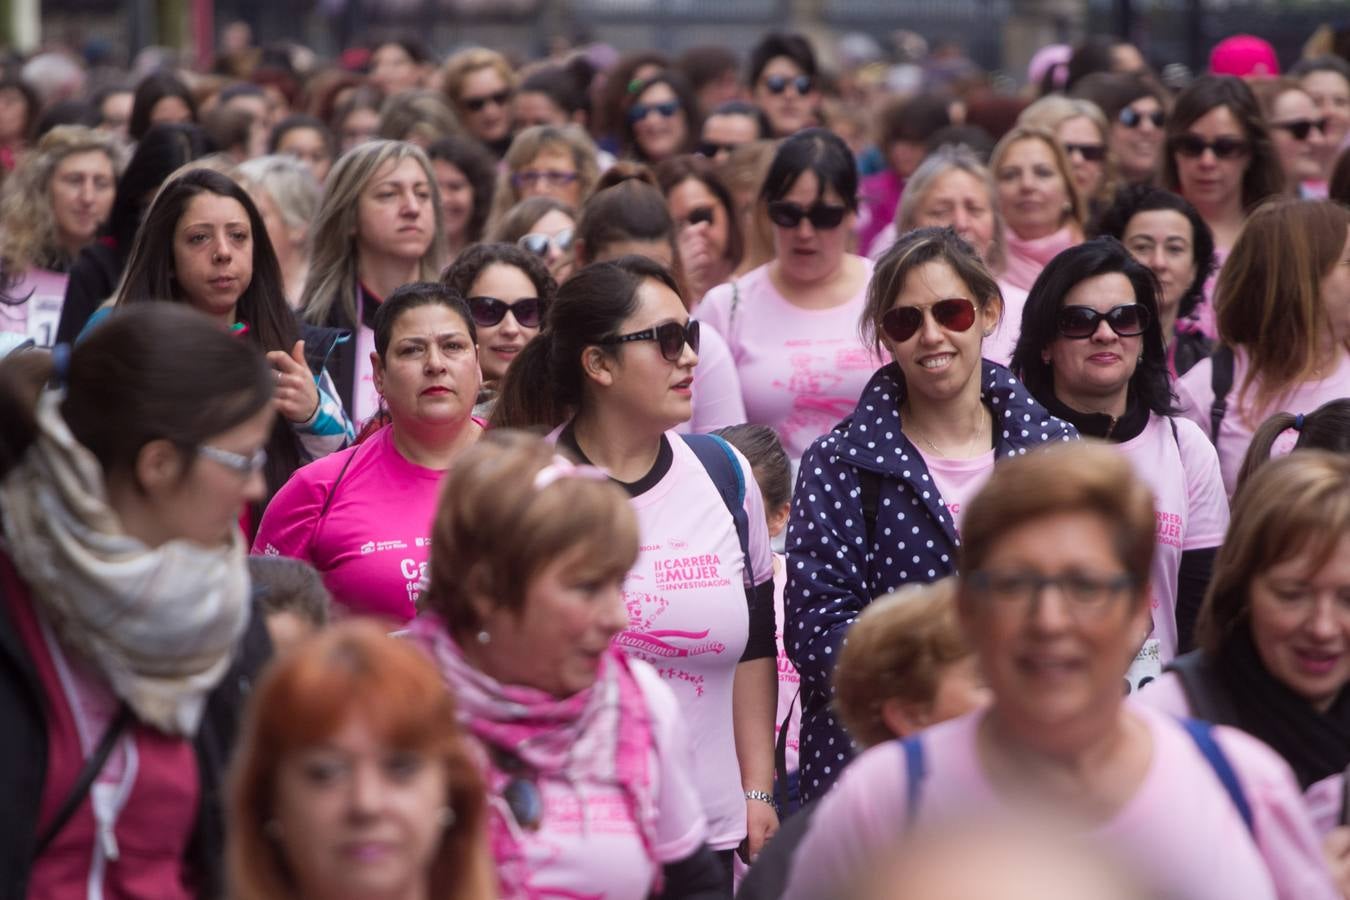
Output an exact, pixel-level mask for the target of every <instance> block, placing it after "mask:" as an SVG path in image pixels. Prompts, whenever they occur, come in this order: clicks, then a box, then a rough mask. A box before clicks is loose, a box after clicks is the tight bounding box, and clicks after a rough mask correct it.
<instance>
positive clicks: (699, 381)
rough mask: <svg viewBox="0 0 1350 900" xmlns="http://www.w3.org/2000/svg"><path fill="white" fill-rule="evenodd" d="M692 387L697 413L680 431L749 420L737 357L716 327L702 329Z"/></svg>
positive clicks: (713, 428) (704, 430)
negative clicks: (737, 371)
mask: <svg viewBox="0 0 1350 900" xmlns="http://www.w3.org/2000/svg"><path fill="white" fill-rule="evenodd" d="M700 324H702V323H700ZM692 388H693V393H694V398H693V403H694V415H693V416H692V417H691V418H690V419H689V421H688V422H684V423H682V424H681V425H679V426H678V427H677V428H676V429H675V430H676V431H678V432H680V433H681V434H687V433H690V432H692V433H694V434H707V433H708V432H710V431H716V430H717V429H719V428H726V427H727V426H728V425H739V424H741V423H742V422H744V421H745V401H744V400H742V399H741V378H740V375H738V374H737V373H736V361H735V360H733V359H732V358H731V350H730V349H729V348H728V347H727V342H726V340H724V339H723V337H722V335H720V334H718V333H717V329H715V328H708V327H706V326H705V327H702V328H700V329H699V347H698V365H697V366H696V367H695V368H694V383H693V385H692Z"/></svg>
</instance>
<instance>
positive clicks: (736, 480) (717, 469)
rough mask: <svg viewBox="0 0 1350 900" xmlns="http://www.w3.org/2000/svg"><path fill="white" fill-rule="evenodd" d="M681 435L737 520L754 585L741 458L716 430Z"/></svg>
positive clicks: (748, 574) (749, 583) (749, 580)
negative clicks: (708, 432)
mask: <svg viewBox="0 0 1350 900" xmlns="http://www.w3.org/2000/svg"><path fill="white" fill-rule="evenodd" d="M680 436H681V437H682V438H684V442H685V443H686V444H688V445H689V449H690V450H693V451H694V455H695V456H697V457H698V461H699V462H700V463H702V464H703V468H704V469H705V470H707V472H708V477H709V478H711V479H712V483H713V484H714V485H715V486H716V487H717V492H718V493H719V494H721V495H722V502H723V503H725V504H726V507H727V512H729V513H731V520H732V521H733V522H734V523H735V524H736V538H737V539H738V540H739V541H740V542H741V554H742V555H743V556H744V558H745V564H744V570H743V571H744V575H745V578H744V581H745V585H746V587H747V588H752V587H754V584H755V575H754V573H753V572H751V571H750V517H749V516H747V515H746V513H745V472H744V471H743V470H742V469H741V463H740V460H738V459H736V451H734V450H732V449H731V445H730V444H728V443H727V442H726V441H724V440H723V439H722V438H720V437H718V436H717V435H715V434H684V435H680Z"/></svg>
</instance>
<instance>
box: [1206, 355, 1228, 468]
mask: <svg viewBox="0 0 1350 900" xmlns="http://www.w3.org/2000/svg"><path fill="white" fill-rule="evenodd" d="M1209 364H1210V370H1209V386H1210V389H1211V390H1212V391H1213V392H1214V402H1213V403H1212V404H1211V405H1210V407H1209V439H1210V440H1211V441H1213V442H1214V443H1215V445H1216V446H1217V445H1218V443H1219V425H1220V423H1222V422H1223V417H1224V414H1225V413H1227V412H1228V392H1229V391H1231V390H1232V389H1233V348H1231V347H1228V346H1222V347H1220V348H1219V349H1218V350H1215V351H1214V355H1213V356H1211V357H1210V358H1209Z"/></svg>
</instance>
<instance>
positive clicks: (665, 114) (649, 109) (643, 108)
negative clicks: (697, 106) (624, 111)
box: [628, 100, 680, 125]
mask: <svg viewBox="0 0 1350 900" xmlns="http://www.w3.org/2000/svg"><path fill="white" fill-rule="evenodd" d="M679 111H680V102H679V101H678V100H667V101H666V102H665V103H634V104H633V105H632V106H630V107H628V121H629V122H631V123H633V124H634V125H636V124H637V123H638V122H641V121H642V120H643V119H645V118H647V116H649V115H651V114H652V113H658V114H659V115H660V116H661V118H663V119H669V118H671V117H672V116H674V115H675V114H676V113H677V112H679Z"/></svg>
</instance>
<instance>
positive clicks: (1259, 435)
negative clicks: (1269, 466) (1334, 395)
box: [1233, 397, 1350, 496]
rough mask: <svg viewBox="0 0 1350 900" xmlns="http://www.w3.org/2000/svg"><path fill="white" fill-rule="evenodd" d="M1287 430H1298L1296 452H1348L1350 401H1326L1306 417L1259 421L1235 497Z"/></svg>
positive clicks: (1283, 416) (1285, 415)
mask: <svg viewBox="0 0 1350 900" xmlns="http://www.w3.org/2000/svg"><path fill="white" fill-rule="evenodd" d="M1290 428H1294V429H1296V430H1297V431H1298V441H1297V442H1296V443H1295V444H1294V449H1295V450H1330V451H1332V452H1335V453H1350V398H1344V397H1343V398H1341V399H1339V400H1331V401H1328V402H1327V403H1323V404H1322V405H1321V406H1319V407H1317V409H1315V410H1313V411H1312V412H1310V413H1308V414H1306V415H1299V416H1296V415H1294V414H1293V413H1287V412H1280V413H1276V414H1275V415H1273V416H1271V417H1270V418H1268V419H1266V420H1265V421H1264V422H1262V423H1261V427H1260V428H1258V429H1256V433H1255V434H1253V435H1252V442H1251V443H1250V444H1249V445H1248V446H1247V455H1246V456H1244V457H1243V459H1242V468H1241V469H1240V470H1238V477H1237V488H1236V489H1235V490H1234V492H1233V494H1234V496H1236V495H1237V493H1238V491H1241V490H1242V486H1243V485H1244V484H1246V483H1247V480H1248V479H1249V478H1251V477H1252V475H1253V474H1254V473H1255V472H1256V470H1257V469H1260V468H1261V467H1262V466H1263V465H1265V464H1266V463H1268V462H1270V452H1271V450H1273V449H1274V447H1275V442H1276V441H1277V440H1278V439H1279V437H1280V435H1281V434H1283V433H1284V432H1285V431H1288V430H1289V429H1290Z"/></svg>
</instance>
